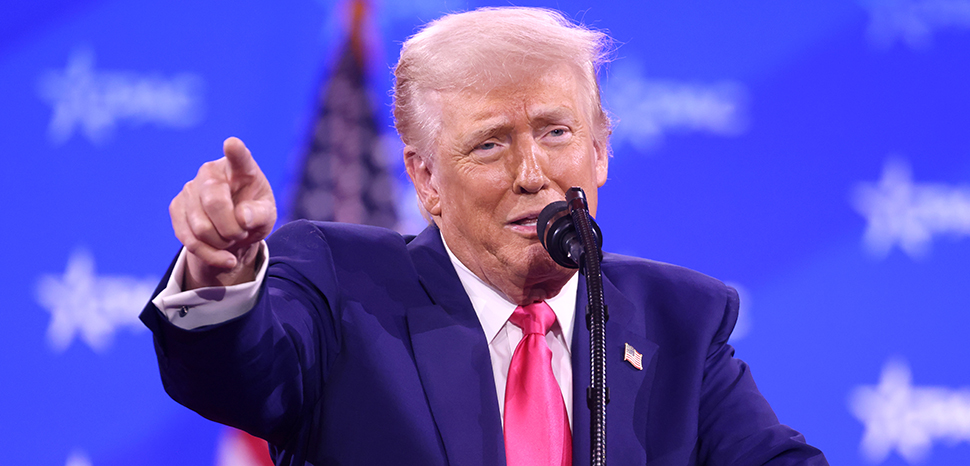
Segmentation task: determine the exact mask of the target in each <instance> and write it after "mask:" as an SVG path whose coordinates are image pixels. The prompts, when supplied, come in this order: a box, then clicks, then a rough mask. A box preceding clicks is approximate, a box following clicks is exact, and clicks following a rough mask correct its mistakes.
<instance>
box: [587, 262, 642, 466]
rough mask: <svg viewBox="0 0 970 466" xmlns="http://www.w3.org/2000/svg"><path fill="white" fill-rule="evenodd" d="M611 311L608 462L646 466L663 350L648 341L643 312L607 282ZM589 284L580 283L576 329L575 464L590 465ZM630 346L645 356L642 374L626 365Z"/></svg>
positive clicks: (607, 352)
mask: <svg viewBox="0 0 970 466" xmlns="http://www.w3.org/2000/svg"><path fill="white" fill-rule="evenodd" d="M603 291H604V295H605V299H606V305H607V308H608V310H609V320H608V321H607V322H606V386H607V387H609V388H610V402H609V404H607V405H606V445H607V449H606V455H607V456H606V458H607V460H608V461H609V462H610V463H614V464H645V463H646V461H647V460H646V447H645V445H646V426H647V406H649V403H648V401H649V398H650V388H651V386H652V385H653V376H654V373H655V370H656V365H655V364H654V363H653V362H654V361H653V360H654V357H655V356H656V353H657V349H658V346H657V344H656V343H654V342H652V341H650V340H648V339H647V337H646V324H645V320H644V310H643V309H638V308H637V307H636V306H635V305H634V304H633V303H631V302H630V301H629V300H628V299H627V298H626V297H625V296H624V295H623V294H622V293H621V292H620V290H619V289H617V288H616V287H615V286H614V285H613V283H612V282H610V280H609V279H608V278H607V277H606V276H605V274H604V276H603ZM587 299H588V298H587V294H586V280H585V277H584V278H583V279H582V280H580V284H579V292H578V293H577V295H576V324H575V325H574V327H573V329H574V330H573V342H572V350H571V355H572V364H573V464H574V465H576V466H578V465H581V464H589V454H590V424H589V420H590V415H589V407H588V406H587V405H586V388H587V387H589V385H590V360H589V329H587V328H586V306H587ZM625 344H629V345H630V346H632V347H633V348H635V349H636V350H637V351H638V352H640V353H641V354H642V355H643V370H638V369H636V368H635V367H633V365H632V364H630V363H628V362H625V361H624V360H623V355H624V347H625Z"/></svg>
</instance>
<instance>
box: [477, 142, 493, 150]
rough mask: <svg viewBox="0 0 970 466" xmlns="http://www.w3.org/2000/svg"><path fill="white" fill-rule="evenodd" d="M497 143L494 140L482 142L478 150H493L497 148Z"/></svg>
mask: <svg viewBox="0 0 970 466" xmlns="http://www.w3.org/2000/svg"><path fill="white" fill-rule="evenodd" d="M496 145H497V144H495V143H494V142H486V143H483V144H480V145H479V146H478V147H477V149H478V150H492V149H494V148H495V146H496Z"/></svg>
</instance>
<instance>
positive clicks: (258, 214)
mask: <svg viewBox="0 0 970 466" xmlns="http://www.w3.org/2000/svg"><path fill="white" fill-rule="evenodd" d="M235 214H236V221H237V222H239V225H241V226H242V227H243V229H245V230H247V231H249V232H250V234H252V233H257V236H260V238H259V239H263V237H265V236H266V235H268V234H269V232H270V230H272V229H273V225H275V224H276V204H275V203H274V202H272V200H266V199H255V200H247V201H242V202H240V203H238V204H237V205H236V207H235Z"/></svg>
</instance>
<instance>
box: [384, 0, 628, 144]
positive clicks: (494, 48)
mask: <svg viewBox="0 0 970 466" xmlns="http://www.w3.org/2000/svg"><path fill="white" fill-rule="evenodd" d="M611 51H612V40H611V39H610V38H609V36H607V35H606V34H604V33H602V32H599V31H595V30H592V29H588V28H586V27H584V26H582V25H579V24H576V23H573V22H572V21H570V20H568V19H566V18H565V17H564V16H563V15H562V14H561V13H559V12H556V11H552V10H547V9H541V8H524V7H506V8H481V9H478V10H474V11H469V12H465V13H457V14H451V15H447V16H444V17H442V18H439V19H437V20H435V21H432V22H431V23H428V24H427V25H425V26H424V28H422V29H421V31H419V32H418V33H417V34H415V35H413V36H411V38H410V39H408V40H407V41H406V42H405V43H404V46H403V47H402V48H401V57H400V59H399V60H398V62H397V66H396V67H395V69H394V76H395V83H394V120H395V126H396V127H397V131H398V134H400V135H401V139H402V140H403V141H404V143H405V144H408V145H412V146H415V147H417V148H419V150H420V151H421V152H428V151H430V148H431V147H432V142H433V141H434V140H435V139H436V138H437V136H438V134H439V132H440V130H441V120H440V112H439V111H438V109H437V108H436V106H435V105H434V102H433V100H435V97H436V96H437V95H438V93H439V92H442V91H451V90H460V89H465V88H482V87H485V86H495V85H498V84H505V83H511V82H514V81H516V80H520V79H522V78H524V77H526V76H530V75H532V76H537V75H539V73H541V72H542V71H544V70H548V69H550V68H552V67H554V66H557V65H567V66H569V67H570V68H572V69H573V70H574V72H575V73H576V76H577V78H578V80H579V84H580V89H582V91H583V92H584V94H585V96H583V97H585V103H586V104H587V105H586V107H587V108H588V109H589V111H590V112H591V113H592V114H591V115H589V117H590V122H591V123H592V124H593V137H594V140H595V141H596V142H597V143H598V144H602V145H603V146H604V147H606V146H607V139H608V137H609V133H610V119H609V117H608V116H607V114H606V112H605V111H604V110H603V106H602V103H601V102H600V92H599V84H598V83H597V80H596V73H597V71H598V69H599V68H600V66H601V65H602V64H604V63H605V62H607V61H608V60H607V58H608V54H609V53H610V52H611Z"/></svg>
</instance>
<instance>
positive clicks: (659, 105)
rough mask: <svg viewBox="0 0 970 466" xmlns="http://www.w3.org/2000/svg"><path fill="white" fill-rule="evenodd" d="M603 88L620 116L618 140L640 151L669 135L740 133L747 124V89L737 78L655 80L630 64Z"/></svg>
mask: <svg viewBox="0 0 970 466" xmlns="http://www.w3.org/2000/svg"><path fill="white" fill-rule="evenodd" d="M604 93H605V94H606V97H607V99H608V101H609V107H610V108H611V109H612V111H613V113H614V114H615V115H616V117H617V119H618V120H619V121H618V124H617V126H616V129H615V130H614V132H613V136H612V138H613V141H614V142H615V143H618V142H626V143H629V144H631V145H632V146H633V147H634V148H636V149H638V150H648V149H651V148H653V147H655V146H657V145H658V144H659V143H660V142H661V141H662V140H663V136H664V135H665V134H671V133H690V132H699V133H707V134H714V135H718V136H737V135H739V134H741V133H743V132H744V131H745V129H746V127H747V117H746V113H747V102H748V98H747V92H746V91H745V89H744V88H743V87H742V86H741V85H740V84H738V83H733V82H720V83H714V84H697V83H685V82H676V81H667V80H657V79H650V78H647V77H645V76H644V74H643V73H642V72H641V71H640V67H639V66H637V65H636V64H630V65H627V66H616V67H614V71H613V73H612V75H611V76H610V78H609V81H608V82H607V84H606V87H605V89H604Z"/></svg>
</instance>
